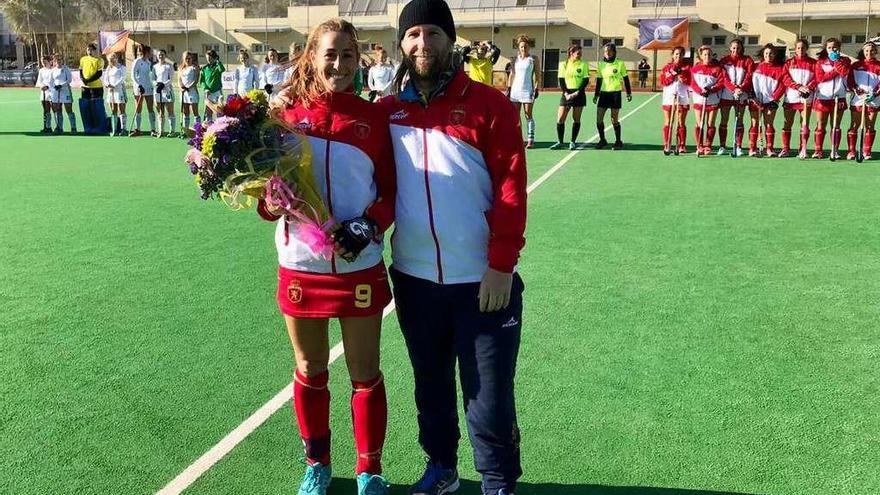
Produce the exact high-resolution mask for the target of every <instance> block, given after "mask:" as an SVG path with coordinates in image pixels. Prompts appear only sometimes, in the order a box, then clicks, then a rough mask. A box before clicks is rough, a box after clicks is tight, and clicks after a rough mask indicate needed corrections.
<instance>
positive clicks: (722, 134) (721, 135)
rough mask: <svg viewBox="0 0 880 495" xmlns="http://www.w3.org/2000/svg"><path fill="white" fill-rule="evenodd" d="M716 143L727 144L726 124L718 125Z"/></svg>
mask: <svg viewBox="0 0 880 495" xmlns="http://www.w3.org/2000/svg"><path fill="white" fill-rule="evenodd" d="M718 144H719V145H720V146H727V124H724V125H721V126H718Z"/></svg>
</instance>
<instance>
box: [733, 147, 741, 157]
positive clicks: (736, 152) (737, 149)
mask: <svg viewBox="0 0 880 495" xmlns="http://www.w3.org/2000/svg"><path fill="white" fill-rule="evenodd" d="M733 154H734V156H743V149H742V148H736V149H735V150H733Z"/></svg>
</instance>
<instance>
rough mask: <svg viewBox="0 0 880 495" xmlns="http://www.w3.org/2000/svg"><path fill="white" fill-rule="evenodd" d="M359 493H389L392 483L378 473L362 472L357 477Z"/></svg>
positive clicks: (374, 494)
mask: <svg viewBox="0 0 880 495" xmlns="http://www.w3.org/2000/svg"><path fill="white" fill-rule="evenodd" d="M357 484H358V495H387V493H388V490H389V489H390V488H391V483H388V481H386V480H385V478H383V477H381V476H379V475H378V474H370V473H361V474H359V475H358V477H357Z"/></svg>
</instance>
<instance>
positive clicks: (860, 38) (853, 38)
mask: <svg viewBox="0 0 880 495" xmlns="http://www.w3.org/2000/svg"><path fill="white" fill-rule="evenodd" d="M866 40H867V38H865V35H864V34H841V35H840V42H841V43H842V44H844V45H851V44H857V45H861V44H863V43H864V42H865V41H866Z"/></svg>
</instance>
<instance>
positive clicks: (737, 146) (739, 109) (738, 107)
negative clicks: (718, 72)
mask: <svg viewBox="0 0 880 495" xmlns="http://www.w3.org/2000/svg"><path fill="white" fill-rule="evenodd" d="M718 63H720V64H721V67H723V68H724V73H725V74H726V76H727V81H726V82H725V84H724V89H722V90H721V105H720V106H721V124H720V125H719V127H718V138H719V141H720V143H719V144H720V146H719V147H718V154H719V155H723V154H724V153H726V151H727V150H725V146H727V123H728V122H729V121H730V109H731V108H733V109H734V112H736V113H738V114H739V120H738V121H737V122H736V128H735V129H734V153H736V154H737V155H741V154H742V141H743V130H744V124H743V115H742V114H743V113H744V112H745V108H746V105H747V104H748V93H749V91H751V87H752V72H754V70H755V61H754V60H752V57H750V56H748V55H746V54H745V50H744V48H743V41H742V40H741V39H739V38H736V39H734V40H733V41H731V42H730V54H729V55H727V56H725V57H723V58H722V59H721V60H719V61H718ZM756 117H757V116H756V115H753V116H752V120H753V121H754V120H755V118H756ZM734 120H736V119H735V118H734Z"/></svg>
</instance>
